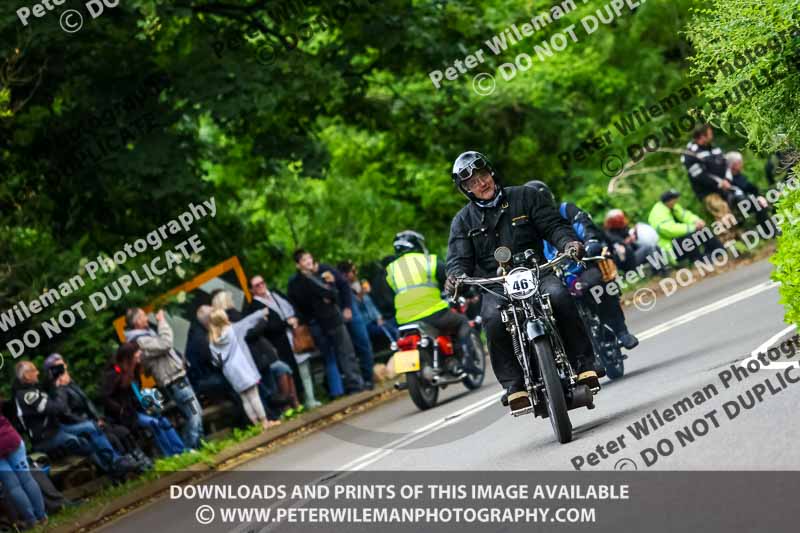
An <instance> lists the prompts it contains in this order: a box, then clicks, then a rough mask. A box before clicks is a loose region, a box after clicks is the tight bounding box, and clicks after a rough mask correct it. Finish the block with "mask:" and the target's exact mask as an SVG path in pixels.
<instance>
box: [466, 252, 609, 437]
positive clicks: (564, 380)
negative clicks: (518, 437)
mask: <svg viewBox="0 0 800 533" xmlns="http://www.w3.org/2000/svg"><path fill="white" fill-rule="evenodd" d="M494 258H495V260H496V261H497V263H498V264H499V265H500V273H501V275H499V276H497V277H493V278H469V277H461V278H458V279H457V287H459V286H461V285H465V286H477V287H479V288H481V289H482V290H483V291H486V292H490V293H492V294H494V295H495V296H497V297H498V298H499V300H500V302H501V308H500V317H501V319H502V321H503V323H504V324H505V325H506V329H507V330H508V332H509V334H510V335H511V340H512V343H513V346H514V353H515V355H516V356H517V360H518V361H519V363H520V366H521V367H522V372H523V376H524V379H525V388H526V389H527V391H528V394H529V395H530V398H531V400H532V405H531V406H530V407H527V408H524V409H518V410H516V411H512V412H511V415H512V416H514V417H518V416H522V415H527V414H530V413H533V414H534V416H539V417H542V418H544V417H548V418H550V424H551V425H552V427H553V432H554V433H555V435H556V438H557V439H558V442H560V443H562V444H564V443H567V442H570V441H571V440H572V423H571V422H570V419H569V413H568V411H569V410H570V409H576V408H578V407H586V408H588V409H594V403H593V401H594V394H596V393H597V392H598V390H599V389H595V390H592V389H590V388H589V387H588V386H586V385H583V384H579V383H578V382H577V375H576V373H575V371H574V369H573V368H572V365H571V364H570V362H569V360H568V359H567V354H566V351H565V350H564V343H563V342H562V340H561V336H560V335H559V333H558V330H557V329H556V325H555V317H554V315H553V308H552V306H551V304H550V297H549V295H548V294H547V293H543V292H542V291H541V290H540V286H539V281H540V279H541V278H542V276H544V275H545V274H547V273H548V272H550V271H553V272H554V273H555V274H556V275H557V276H559V277H560V278H561V279H563V271H562V266H563V264H564V263H566V262H568V261H574V260H575V257H573V256H571V255H568V254H562V255H559V256H557V257H555V258H554V259H553V260H552V261H550V262H548V263H544V264H542V265H539V264H538V263H537V262H536V259H535V254H534V252H533V251H532V250H526V251H525V252H522V253H519V254H516V255H513V256H512V254H511V250H510V249H509V248H507V247H505V246H501V247H500V248H498V249H497V250H495V253H494ZM600 259H603V258H602V257H600V256H598V257H587V258H584V259H583V260H582V262H588V261H596V260H600ZM493 285H494V286H495V287H496V286H500V289H499V290H500V291H501V292H497V291H495V290H493V289H492V288H490V287H491V286H493Z"/></svg>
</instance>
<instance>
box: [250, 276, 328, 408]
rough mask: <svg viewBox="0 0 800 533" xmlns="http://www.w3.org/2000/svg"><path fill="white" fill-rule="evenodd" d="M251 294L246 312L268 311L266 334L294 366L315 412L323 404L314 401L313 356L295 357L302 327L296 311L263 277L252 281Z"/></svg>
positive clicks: (264, 332) (310, 405)
mask: <svg viewBox="0 0 800 533" xmlns="http://www.w3.org/2000/svg"><path fill="white" fill-rule="evenodd" d="M250 290H251V291H252V293H253V301H251V302H250V303H249V304H248V305H247V307H246V308H245V309H246V312H247V313H252V312H254V311H258V310H260V309H265V308H266V309H268V310H269V313H268V314H267V318H266V319H265V321H266V327H265V328H264V330H263V334H264V336H265V337H266V338H267V339H268V340H269V341H270V342H271V343H272V345H273V346H275V349H276V350H277V351H278V355H279V357H280V358H281V360H282V361H284V362H285V363H288V364H290V366H291V364H292V362H293V363H294V366H292V371H293V375H294V377H295V388H298V389H299V388H302V390H303V392H304V397H305V404H306V407H308V408H309V409H313V408H315V407H319V406H320V405H322V404H320V403H319V402H318V401H317V400H316V399H315V398H314V385H313V382H312V380H311V369H310V368H309V361H308V358H309V355H308V354H305V355H304V356H298V355H296V354H295V353H294V348H293V347H294V333H293V331H294V329H295V328H296V327H297V326H298V325H299V324H300V321H299V320H298V319H297V316H296V314H295V311H294V307H293V306H292V304H291V303H289V300H287V299H286V297H285V296H284V295H283V294H281V293H279V292H278V291H271V290H270V289H269V287H267V283H266V282H265V281H264V278H263V277H262V276H253V278H252V279H251V280H250ZM298 378H299V380H300V387H297V380H298Z"/></svg>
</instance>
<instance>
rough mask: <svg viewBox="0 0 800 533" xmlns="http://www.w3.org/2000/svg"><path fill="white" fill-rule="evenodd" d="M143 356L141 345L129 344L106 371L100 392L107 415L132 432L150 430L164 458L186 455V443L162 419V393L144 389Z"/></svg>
mask: <svg viewBox="0 0 800 533" xmlns="http://www.w3.org/2000/svg"><path fill="white" fill-rule="evenodd" d="M141 355H142V351H141V350H140V349H139V345H138V344H136V343H135V342H126V343H125V344H122V345H120V347H119V348H118V349H117V353H116V354H115V355H114V357H113V359H112V360H111V362H110V364H109V365H108V366H107V367H106V369H105V372H104V374H103V384H102V387H101V391H100V396H101V397H102V398H103V406H104V407H105V411H106V415H107V416H108V418H109V419H111V420H112V421H114V422H115V423H117V424H120V425H123V426H125V427H126V428H127V429H128V430H129V431H131V432H134V431H138V430H139V429H141V428H146V429H149V430H150V431H151V432H152V433H153V438H154V439H155V441H156V445H157V446H158V449H159V450H160V451H161V455H163V456H164V457H170V456H172V455H177V454H179V453H183V451H184V445H183V441H182V440H181V438H180V437H179V436H178V433H177V432H176V431H175V428H173V427H172V424H171V423H170V421H169V420H167V419H166V418H165V417H164V416H162V415H161V410H162V405H161V403H160V399H161V398H160V397H161V395H160V393H158V391H157V390H155V389H150V390H147V389H145V390H144V391H143V390H142V388H141V385H140V383H139V374H140V370H141V366H140V364H141Z"/></svg>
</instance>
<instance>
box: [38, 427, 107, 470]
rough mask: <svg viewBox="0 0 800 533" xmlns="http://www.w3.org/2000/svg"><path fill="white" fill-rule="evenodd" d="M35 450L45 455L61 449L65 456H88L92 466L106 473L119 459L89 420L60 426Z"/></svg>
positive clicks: (104, 437)
mask: <svg viewBox="0 0 800 533" xmlns="http://www.w3.org/2000/svg"><path fill="white" fill-rule="evenodd" d="M36 448H37V449H38V450H41V451H43V452H45V453H47V452H52V451H53V450H56V449H61V450H63V451H64V452H65V453H67V454H75V455H88V456H89V457H90V458H91V459H92V462H93V463H94V464H96V465H97V466H98V467H100V469H101V470H103V471H106V472H107V471H109V470H112V468H113V467H114V463H115V462H116V461H117V459H119V454H118V453H117V452H116V451H115V450H114V448H113V446H111V443H110V442H108V439H107V438H106V436H105V435H104V434H103V432H102V431H100V429H99V428H98V427H97V425H96V424H95V423H94V422H92V421H91V420H87V421H85V422H79V423H78V424H61V427H59V429H58V433H56V434H55V435H53V436H52V437H51V438H50V439H48V440H46V441H44V442H41V443H39V444H38V445H37V446H36Z"/></svg>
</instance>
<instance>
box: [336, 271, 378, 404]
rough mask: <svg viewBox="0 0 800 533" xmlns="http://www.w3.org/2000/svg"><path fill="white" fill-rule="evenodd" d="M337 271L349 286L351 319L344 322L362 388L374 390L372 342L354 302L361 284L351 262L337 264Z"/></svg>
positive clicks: (356, 303)
mask: <svg viewBox="0 0 800 533" xmlns="http://www.w3.org/2000/svg"><path fill="white" fill-rule="evenodd" d="M337 270H339V272H341V273H342V275H343V276H344V277H345V279H346V280H347V282H348V283H349V284H350V291H351V295H350V298H351V302H352V304H351V305H350V310H351V318H350V320H349V321H347V322H346V323H347V331H348V332H349V333H350V339H351V340H352V341H353V348H355V350H356V355H357V356H358V360H359V363H360V365H361V377H362V378H363V379H364V387H365V388H367V389H372V388H374V384H373V383H372V367H373V366H375V355H374V354H373V351H372V342H371V341H370V340H369V332H368V331H367V324H366V322H365V320H364V317H363V315H362V314H361V312H360V310H359V307H358V302H356V294H357V293H358V292H360V291H361V283H359V281H358V268H357V267H356V265H355V263H353V262H352V261H342V262H341V263H339V265H338V267H337Z"/></svg>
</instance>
